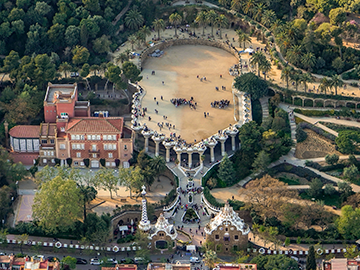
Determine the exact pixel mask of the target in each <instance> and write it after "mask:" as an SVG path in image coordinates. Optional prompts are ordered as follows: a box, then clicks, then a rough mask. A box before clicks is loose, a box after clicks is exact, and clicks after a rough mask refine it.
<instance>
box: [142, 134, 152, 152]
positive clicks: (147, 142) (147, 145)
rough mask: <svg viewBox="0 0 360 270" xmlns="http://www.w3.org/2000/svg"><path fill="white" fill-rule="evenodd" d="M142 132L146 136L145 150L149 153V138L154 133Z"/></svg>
mask: <svg viewBox="0 0 360 270" xmlns="http://www.w3.org/2000/svg"><path fill="white" fill-rule="evenodd" d="M141 134H142V135H143V136H144V138H145V152H146V153H148V152H149V138H150V137H151V135H152V134H151V132H150V131H142V132H141Z"/></svg>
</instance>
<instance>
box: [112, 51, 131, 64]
mask: <svg viewBox="0 0 360 270" xmlns="http://www.w3.org/2000/svg"><path fill="white" fill-rule="evenodd" d="M125 61H129V55H128V54H126V53H120V54H119V55H118V56H117V57H116V58H115V63H117V64H118V63H119V62H121V64H122V63H124V62H125Z"/></svg>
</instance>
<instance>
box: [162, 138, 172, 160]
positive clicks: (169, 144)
mask: <svg viewBox="0 0 360 270" xmlns="http://www.w3.org/2000/svg"><path fill="white" fill-rule="evenodd" d="M163 145H164V146H165V149H166V158H165V159H166V162H170V149H171V147H173V143H172V142H166V141H164V142H163Z"/></svg>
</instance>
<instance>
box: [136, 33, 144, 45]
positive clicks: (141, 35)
mask: <svg viewBox="0 0 360 270" xmlns="http://www.w3.org/2000/svg"><path fill="white" fill-rule="evenodd" d="M135 35H136V40H137V42H138V47H139V48H140V44H141V41H143V40H144V33H143V32H142V31H137V32H136V34H135Z"/></svg>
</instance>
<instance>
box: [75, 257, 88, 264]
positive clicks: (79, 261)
mask: <svg viewBox="0 0 360 270" xmlns="http://www.w3.org/2000/svg"><path fill="white" fill-rule="evenodd" d="M76 264H87V261H86V260H85V259H81V258H76Z"/></svg>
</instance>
